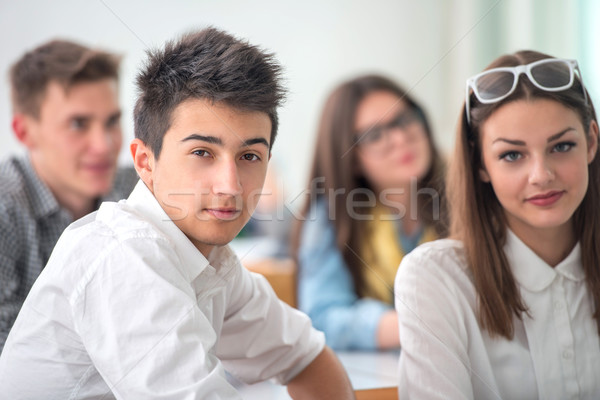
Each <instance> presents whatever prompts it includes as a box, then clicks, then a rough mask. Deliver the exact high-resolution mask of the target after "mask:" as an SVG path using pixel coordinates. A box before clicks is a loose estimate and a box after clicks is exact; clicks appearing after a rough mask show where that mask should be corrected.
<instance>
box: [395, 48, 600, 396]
mask: <svg viewBox="0 0 600 400" xmlns="http://www.w3.org/2000/svg"><path fill="white" fill-rule="evenodd" d="M456 140H457V142H456V150H455V154H454V158H453V164H452V166H451V168H450V173H449V175H450V176H449V181H448V192H449V203H450V205H451V207H450V208H451V231H450V234H451V237H452V239H454V240H451V239H446V240H440V241H436V242H433V243H430V244H425V245H423V246H422V247H420V248H419V249H417V250H415V251H414V252H413V253H411V255H410V256H408V257H405V258H404V260H403V261H402V264H401V266H400V268H399V270H398V275H397V278H396V309H397V310H398V314H399V326H400V335H401V337H402V346H403V349H402V353H401V354H400V386H399V389H400V397H401V398H428V399H437V398H444V399H446V398H451V399H473V398H475V399H490V398H498V399H500V398H502V399H535V398H543V399H571V398H578V399H597V398H598V396H600V379H598V378H599V375H598V373H599V371H600V336H599V332H600V319H599V315H598V310H599V309H600V308H599V307H600V212H599V206H600V161H599V157H598V156H597V155H596V152H597V149H598V123H597V119H596V114H595V111H594V107H593V105H592V101H591V99H590V97H589V95H588V94H587V92H586V90H585V88H584V86H583V83H582V80H581V74H580V72H579V68H578V66H577V62H575V61H573V60H562V59H556V58H552V57H550V56H547V55H545V54H541V53H538V52H533V51H522V52H518V53H515V54H513V55H507V56H503V57H500V58H499V59H497V60H496V61H495V62H493V63H492V64H491V65H490V66H489V67H488V68H487V69H486V70H485V71H484V72H483V73H481V74H479V75H476V76H474V77H472V78H470V79H469V80H468V81H467V96H466V101H465V107H464V112H463V116H462V120H461V122H460V124H459V129H458V135H457V139H456Z"/></svg>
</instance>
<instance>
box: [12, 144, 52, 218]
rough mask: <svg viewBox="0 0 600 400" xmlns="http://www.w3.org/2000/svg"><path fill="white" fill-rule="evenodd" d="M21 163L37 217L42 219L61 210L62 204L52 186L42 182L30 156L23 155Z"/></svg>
mask: <svg viewBox="0 0 600 400" xmlns="http://www.w3.org/2000/svg"><path fill="white" fill-rule="evenodd" d="M20 164H21V167H22V169H23V177H24V179H25V184H26V185H27V190H28V192H29V198H30V200H31V206H32V207H31V208H32V210H33V213H34V215H35V217H36V219H41V218H44V217H47V216H49V215H51V214H54V213H57V212H59V211H60V210H61V207H60V204H58V201H56V198H55V197H54V195H53V194H52V192H51V191H50V188H48V186H46V184H45V183H44V182H42V180H41V179H40V178H39V176H38V174H37V173H36V172H35V169H34V168H33V165H32V164H31V159H30V158H29V156H25V157H23V158H22V159H21V162H20Z"/></svg>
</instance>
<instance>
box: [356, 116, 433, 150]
mask: <svg viewBox="0 0 600 400" xmlns="http://www.w3.org/2000/svg"><path fill="white" fill-rule="evenodd" d="M421 121H422V118H421V114H420V113H419V112H418V111H417V110H415V109H413V108H411V109H408V110H405V111H402V112H400V113H399V114H398V115H396V116H395V117H394V118H393V119H392V120H390V121H389V122H387V123H385V124H377V125H373V126H372V127H371V128H369V129H368V130H367V131H366V132H363V133H359V134H357V135H355V136H354V142H355V143H356V144H358V145H359V146H361V147H363V148H368V149H373V150H377V149H380V150H383V149H384V148H385V147H386V146H387V143H388V137H389V132H390V131H391V130H394V129H402V130H404V129H406V128H408V127H410V126H411V125H412V124H414V123H416V122H421Z"/></svg>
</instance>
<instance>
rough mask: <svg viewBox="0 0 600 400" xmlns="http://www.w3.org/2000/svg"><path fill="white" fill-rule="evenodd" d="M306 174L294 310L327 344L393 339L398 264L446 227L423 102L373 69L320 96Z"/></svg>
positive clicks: (367, 345) (379, 344)
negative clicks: (322, 102) (312, 154)
mask: <svg viewBox="0 0 600 400" xmlns="http://www.w3.org/2000/svg"><path fill="white" fill-rule="evenodd" d="M310 178H311V180H310V182H311V183H310V185H309V188H308V193H309V194H310V195H309V199H308V201H307V202H306V205H305V207H304V210H303V218H301V221H302V222H301V223H300V224H299V225H298V226H297V231H296V232H295V238H296V248H297V253H296V255H297V260H298V263H299V280H298V281H299V288H298V289H299V290H298V304H299V307H300V309H301V310H303V311H305V312H306V313H307V314H308V315H309V316H310V317H311V318H312V321H313V324H314V326H315V327H317V328H318V329H320V330H322V331H323V332H325V336H326V339H327V343H328V344H329V345H330V346H331V347H333V348H336V349H350V348H354V349H376V348H391V347H398V346H399V339H398V319H397V315H396V312H395V311H394V309H393V284H394V277H395V275H396V270H397V268H398V265H399V263H400V261H401V259H402V257H403V256H404V254H406V253H408V252H409V251H411V250H412V249H413V248H414V247H416V245H417V244H418V243H421V242H424V241H427V240H433V239H436V238H438V237H440V235H443V234H444V232H445V227H446V224H445V223H444V221H443V220H441V219H440V217H443V216H445V215H446V212H444V201H443V186H442V185H443V171H442V162H441V160H440V158H439V156H438V152H437V150H436V148H435V146H434V144H433V139H432V134H431V130H430V128H429V123H428V122H427V119H426V118H425V114H424V112H423V110H422V108H421V107H420V106H419V105H418V104H417V103H416V102H415V101H414V100H413V99H412V98H411V97H410V96H409V95H408V93H407V92H405V91H404V90H402V89H401V88H399V87H398V86H397V85H396V84H395V83H393V82H391V81H390V80H388V79H386V78H383V77H380V76H364V77H360V78H357V79H354V80H351V81H349V82H346V83H344V84H342V85H341V86H339V87H338V88H337V89H336V90H334V91H333V93H332V94H331V95H330V96H329V98H328V100H327V102H326V104H325V108H324V110H323V114H322V117H321V121H320V126H319V132H318V139H317V143H316V151H315V158H314V163H313V167H312V173H311V176H310Z"/></svg>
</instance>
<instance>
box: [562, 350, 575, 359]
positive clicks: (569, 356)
mask: <svg viewBox="0 0 600 400" xmlns="http://www.w3.org/2000/svg"><path fill="white" fill-rule="evenodd" d="M571 357H573V353H571V352H570V351H568V350H565V351H563V358H564V359H565V360H570V359H571Z"/></svg>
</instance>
